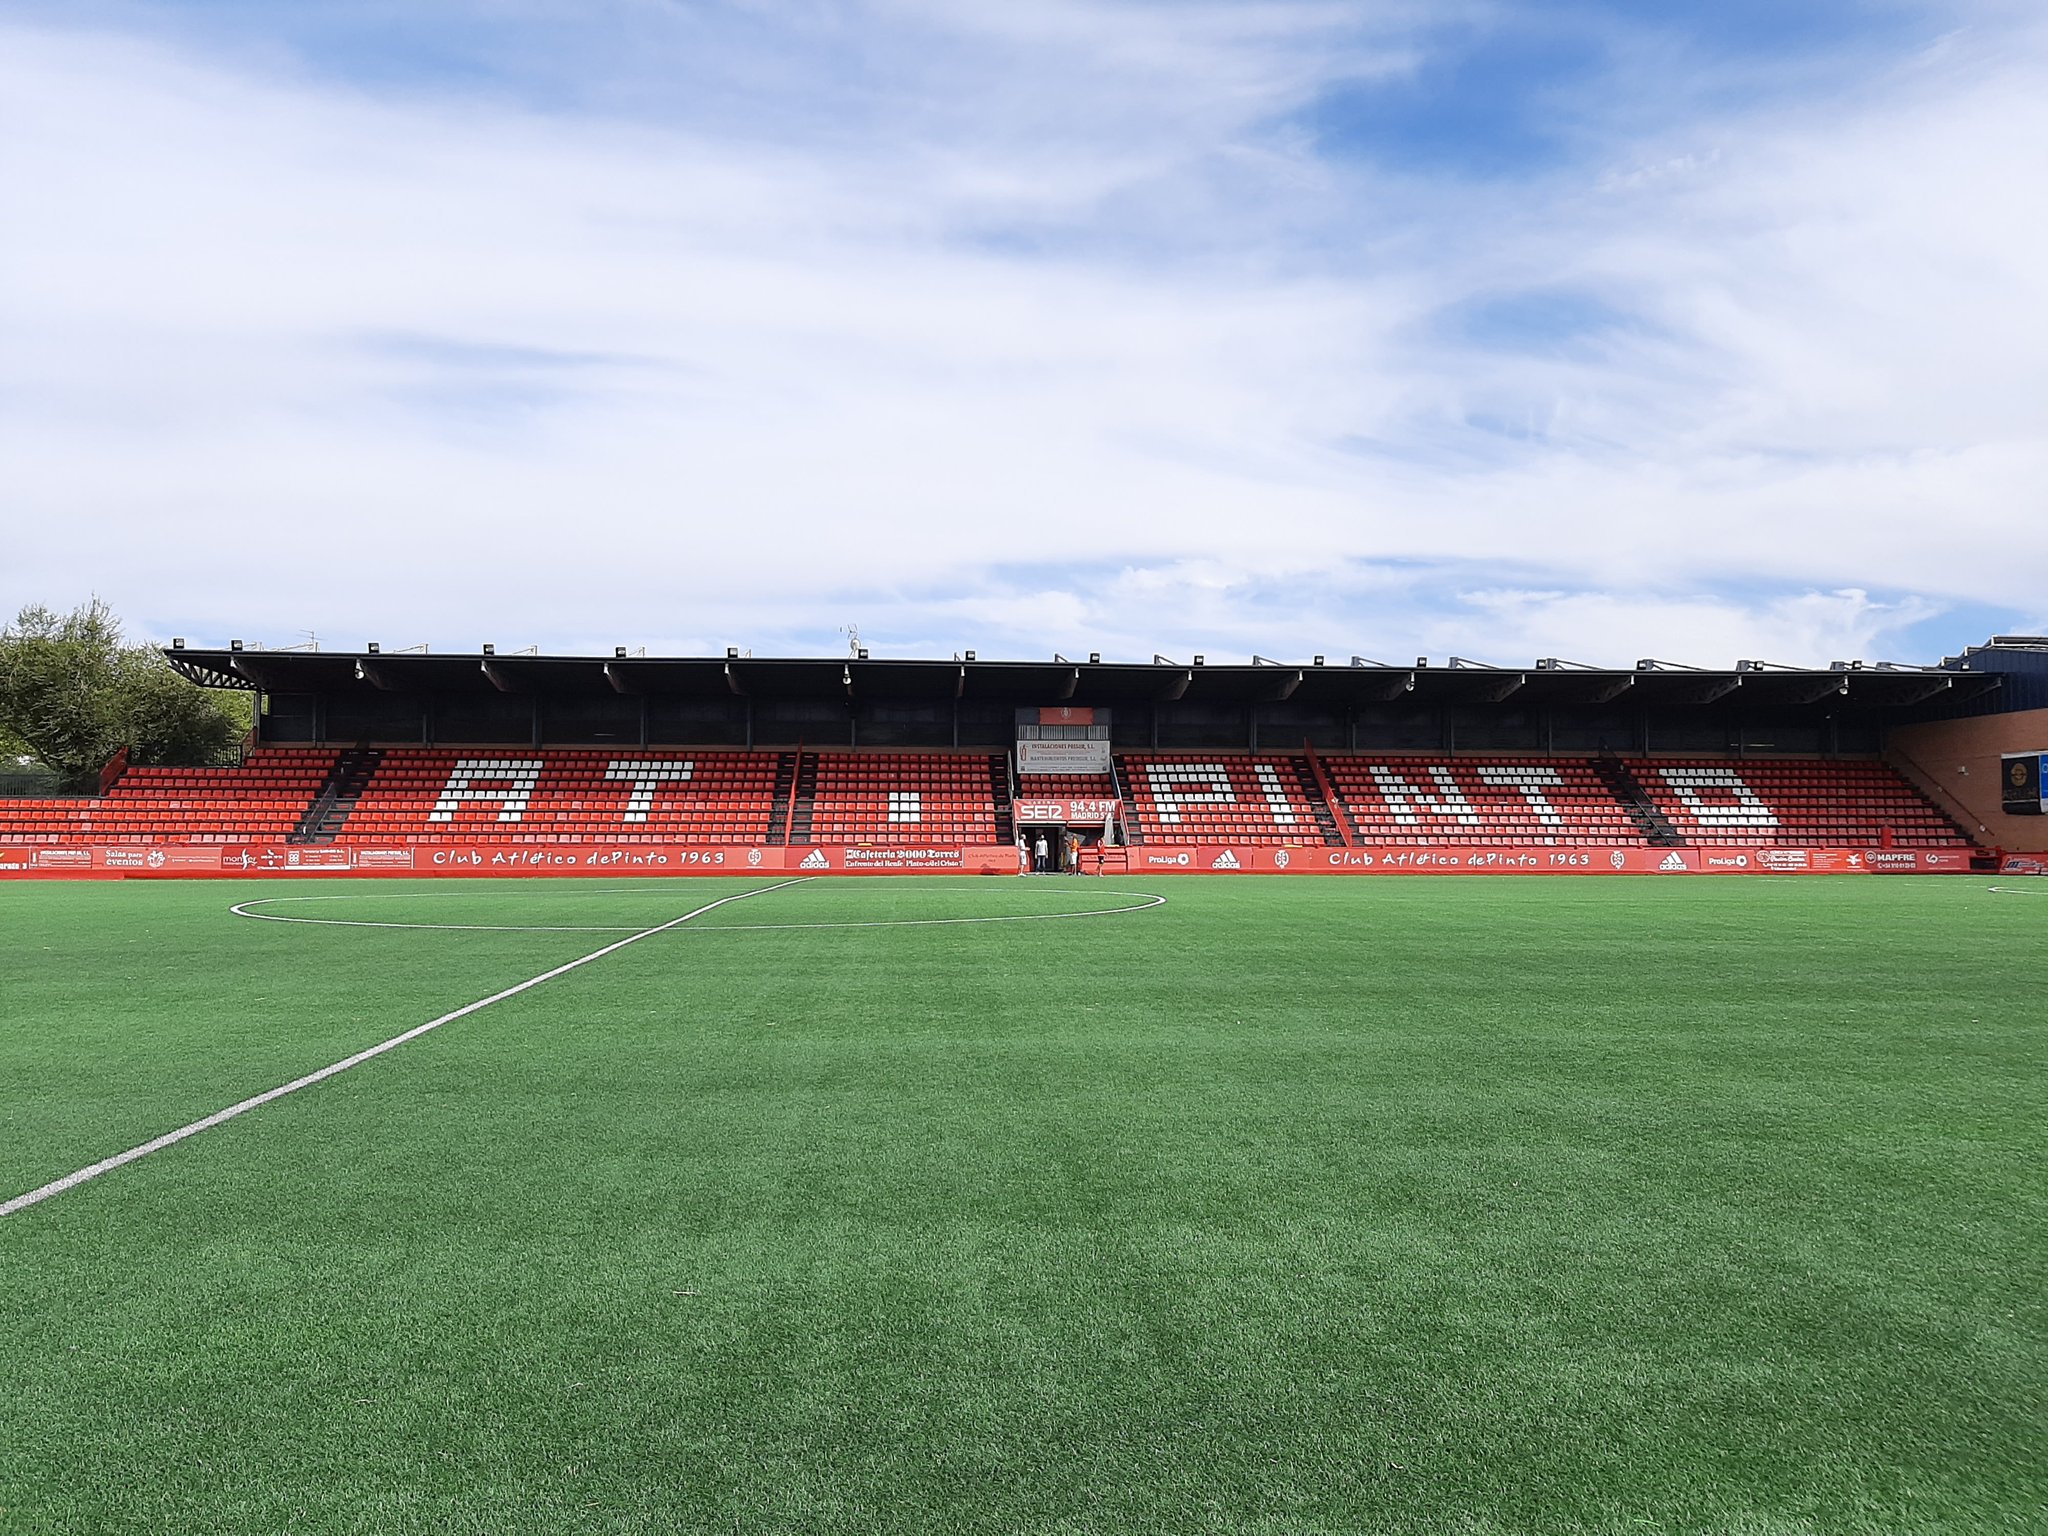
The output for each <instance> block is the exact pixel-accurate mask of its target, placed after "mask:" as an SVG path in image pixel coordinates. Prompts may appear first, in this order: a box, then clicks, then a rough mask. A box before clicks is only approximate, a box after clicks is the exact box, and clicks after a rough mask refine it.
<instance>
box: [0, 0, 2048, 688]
mask: <svg viewBox="0 0 2048 1536" xmlns="http://www.w3.org/2000/svg"><path fill="white" fill-rule="evenodd" d="M2038 13H2039V7H2038V6H2032V5H2022V4H2018V3H2011V0H1951V3H1945V4H1934V3H1924V0H1884V3H1879V0H1867V3H1847V0H1816V3H1809V4H1801V5H1797V6H1788V5H1783V4H1766V3H1762V0H1724V3H1719V4H1715V5H1695V4H1673V3H1662V4H1624V3H1618V0H1608V3H1593V0H1586V3H1579V4H1570V3H1564V4H1558V3H1548V4H1532V3H1508V0H1437V3H1429V4H1423V3H1407V0H1385V3H1368V4H1345V3H1327V0H1247V3H1239V4H1227V5H1226V4H1205V3H1200V0H1195V3H1179V4H1172V5H1164V4H1147V3H1141V0H1043V3H1040V4H1036V5H1033V6H1029V7H996V6H989V5H985V4H964V3H961V0H744V3H742V0H730V3H700V4H689V3H681V0H577V3H569V0H443V3H439V4H432V5H420V4H407V3H399V0H328V3H324V4H321V5H317V6H308V5H299V4H276V3H261V0H186V3H165V0H152V3H147V4H141V3H120V0H66V3H64V4H62V5H57V4H44V3H33V0H12V3H9V0H0V196H4V198H5V200H6V205H7V206H8V207H9V209H10V223H11V224H12V226H13V228H14V229H15V231H16V232H17V233H18V236H19V237H18V238H10V240H9V241H8V242H6V243H5V244H4V246H0V326H4V327H5V330H6V333H7V335H8V336H9V338H10V342H9V345H8V346H7V347H5V348H0V487H4V489H0V608H6V609H8V610H11V609H12V608H13V607H15V606H18V605H19V604H21V603H25V602H30V601H42V602H49V603H54V604H67V603H70V602H74V601H77V600H78V599H80V598H82V597H84V596H85V595H87V594H88V593H93V592H97V593H99V594H100V595H102V596H105V597H107V598H108V599H109V600H110V601H112V602H113V603H114V604H115V606H116V607H117V609H118V610H119V611H121V612H122V613H123V614H125V615H126V616H127V617H128V618H129V620H130V623H131V627H132V628H134V629H136V630H137V631H139V632H145V633H149V634H151V635H155V636H159V637H168V636H169V635H171V634H182V635H186V636H188V637H192V638H195V639H199V640H216V641H217V640H224V639H226V638H228V637H230V636H241V637H245V638H249V639H252V640H262V641H268V642H270V643H278V644H283V643H291V642H292V641H295V640H297V639H299V638H300V637H301V636H302V634H303V633H304V632H306V631H313V632H315V633H318V634H320V635H321V636H322V638H323V640H324V641H326V642H328V643H332V644H337V645H348V646H353V645H356V644H359V643H360V642H361V641H363V640H366V639H372V638H375V639H379V640H382V641H383V642H384V643H386V644H411V643H417V642H421V641H425V642H429V643H432V644H434V645H436V646H437V647H448V648H469V647H473V646H474V645H476V644H478V643H480V642H482V641H485V640H491V641H494V642H496V643H498V644H502V645H524V644H529V643H537V644H540V645H542V646H543V647H544V648H547V649H565V650H573V649H602V648H606V647H609V646H610V645H612V644H613V643H624V644H629V645H634V646H639V645H646V646H648V647H650V648H651V649H655V650H700V649H712V650H717V649H722V648H723V646H725V645H727V644H737V645H742V646H746V647H749V648H752V649H754V650H755V651H757V652H759V653H761V654H804V653H814V652H825V651H832V650H836V649H838V648H840V647H841V646H842V645H843V643H844V642H843V637H841V636H840V635H839V633H838V631H839V629H840V627H841V626H845V625H857V626H858V627H859V629H860V631H861V633H862V636H863V638H864V640H866V641H867V643H869V644H870V645H871V646H872V647H875V648H876V650H877V654H891V655H916V654H949V653H951V652H953V651H956V650H961V649H965V648H967V647H970V646H972V647H975V648H976V649H977V650H978V651H979V653H980V654H982V655H984V656H1035V655H1044V654H1050V653H1051V652H1053V651H1055V650H1058V651H1062V652H1064V653H1066V654H1070V655H1071V654H1074V653H1076V652H1085V651H1090V650H1099V651H1103V652H1105V653H1107V654H1109V655H1112V656H1129V657H1135V658H1139V659H1143V658H1146V657H1149V656H1150V655H1152V654H1153V653H1154V652H1155V651H1159V652H1164V653H1166V654H1177V653H1179V652H1182V651H1190V652H1191V651H1196V650H1200V651H1203V652H1205V653H1207V654H1209V655H1210V656H1212V657H1213V658H1216V659H1222V658H1225V657H1230V656H1238V657H1243V656H1248V655H1250V654H1251V653H1253V652H1255V651H1256V652H1258V653H1260V654H1263V655H1267V656H1275V657H1283V658H1284V657H1293V656H1306V655H1308V654H1310V653H1313V652H1323V653H1329V654H1339V655H1348V654H1351V653H1353V652H1356V653H1359V654H1365V655H1394V656H1410V655H1418V654H1450V653H1456V654H1459V655H1464V656H1473V657H1479V658H1482V659H1487V660H1495V661H1502V662H1513V661H1525V660H1527V659H1529V658H1531V657H1534V656H1537V655H1553V654H1554V655H1563V656H1567V657H1572V658H1575V659H1580V660H1587V661H1603V662H1604V661H1620V662H1626V661H1632V660H1634V659H1635V658H1636V657H1638V656H1646V655H1655V656H1661V657H1667V658H1671V659H1677V660H1683V661H1697V662H1702V663H1725V662H1727V661H1730V660H1733V659H1735V658H1736V657H1737V656H1752V655H1754V656H1763V657H1767V658H1769V659H1773V660H1783V661H1797V662H1825V661H1828V660H1832V659H1836V658H1838V657H1853V656H1864V657H1868V658H1871V659H1878V658H1890V659H1899V660H1916V661H1917V660H1931V659H1933V658H1935V657H1936V656H1938V655H1940V654H1942V653H1944V652H1947V651H1952V650H1954V649H1956V648H1958V647H1960V646H1962V645H1964V644H1968V643H1973V642H1976V641H1981V640H1982V639H1983V638H1985V636H1986V634H1988V633H1990V632H1991V631H1993V630H1998V631H2011V630H2041V629H2048V505H2044V501H2048V496H2044V492H2043V489H2042V487H2043V486H2044V485H2048V440H2044V436H2048V434H2044V426H2043V424H2044V423H2048V361H2044V360H2048V275H2044V267H2043V264H2042V263H2041V262H2040V260H2039V258H2038V254H2037V253H2038V251H2039V250H2040V249H2041V248H2042V247H2043V244H2044V242H2048V26H2044V23H2043V21H2042V19H2041V18H2040V16H2039V14H2038Z"/></svg>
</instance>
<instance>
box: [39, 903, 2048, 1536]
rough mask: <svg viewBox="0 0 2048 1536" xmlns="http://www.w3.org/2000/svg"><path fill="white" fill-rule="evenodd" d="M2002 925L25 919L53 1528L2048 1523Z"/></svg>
mask: <svg viewBox="0 0 2048 1536" xmlns="http://www.w3.org/2000/svg"><path fill="white" fill-rule="evenodd" d="M1998 885H1999V882H1998V881H1996V880H1995V879H1993V878H1991V877H1981V878H1961V877H1956V878H1934V879H1926V878H1861V879H1857V878H1822V877H1808V878H1798V877H1793V878H1764V877H1735V878H1721V879H1707V878H1699V879H1671V880H1662V879H1657V878H1653V877H1641V878H1578V879H1574V878H1548V879H1546V878H1534V879H1522V878H1507V877H1499V878H1493V877H1487V878H1442V879H1430V878H1408V879H1398V878H1397V879H1373V878H1356V879H1336V878H1327V879H1313V878H1270V879H1243V880H1233V879H1228V878H1185V877H1184V878H1180V879H1172V878H1155V877H1138V876H1131V877H1128V878H1123V879H1116V878H1112V879H1107V880H1085V879H1066V878H1061V877H1040V878H1033V879H1029V880H1020V879H1015V878H983V879H959V878H956V879H875V880H812V881H799V882H790V883H784V882H781V881H774V880H765V879H764V880H740V879H730V880H726V879H707V880H697V879H690V880H670V881H662V882H655V881H647V880H638V881H636V880H633V879H630V878H621V879H619V880H616V881H608V880H590V881H508V882H499V883H490V882H481V881H479V882H474V883H470V882H455V881H432V882H427V881H421V882H407V883H395V882H356V883H349V884H346V885H337V884H319V883H315V882H309V881H299V882H295V883H293V882H275V881H273V882H259V881H251V882H246V883H242V882H236V883H229V882H193V883H155V882H130V883H123V884H75V885H72V884H16V885H6V886H0V1202H4V1201H9V1200H13V1199H15V1198H17V1197H19V1196H21V1195H24V1194H26V1193H28V1192H31V1191H37V1190H43V1189H46V1188H48V1187H49V1186H50V1185H52V1184H53V1182H56V1181H61V1180H63V1179H65V1178H66V1177H67V1176H68V1175H71V1174H73V1173H74V1172H76V1171H78V1170H81V1169H84V1168H87V1167H89V1166H91V1165H93V1164H95V1163H97V1162H99V1161H100V1160H102V1159H106V1158H108V1157H110V1156H112V1155H114V1154H118V1153H121V1152H123V1151H125V1150H127V1149H130V1148H133V1147H137V1146H139V1145H142V1144H146V1143H148V1142H150V1141H151V1140H152V1139H153V1138H157V1137H160V1136H163V1135H165V1133H168V1132H172V1131H175V1130H177V1129H178V1128H180V1127H182V1126H186V1125H188V1124H191V1123H194V1122H197V1121H199V1120H201V1119H203V1118H204V1117H207V1116H210V1115H213V1114H214V1113H215V1112H217V1111H220V1110H222V1109H225V1108H227V1107H229V1106H231V1105H235V1104H237V1103H239V1102H241V1101H244V1100H247V1099H249V1098H251V1097H252V1096H257V1095H261V1094H264V1093H266V1092H267V1091H268V1090H272V1089H275V1088H278V1087H280V1086H282V1085H285V1084H288V1083H291V1082H293V1081H294V1080H296V1079H299V1078H301V1077H303V1076H305V1075H307V1074H311V1073H314V1072H315V1071H317V1070H318V1069H321V1068H325V1067H328V1066H330V1065H332V1064H335V1063H338V1062H341V1061H344V1060H346V1059H348V1058H350V1057H352V1056H355V1055H356V1054H358V1053H361V1052H364V1051H366V1050H367V1049H368V1048H370V1047H373V1046H376V1045H378V1044H379V1043H381V1042H385V1041H388V1040H391V1039H393V1038H395V1037H396V1036H398V1035H400V1034H401V1033H403V1032H406V1031H409V1030H413V1029H415V1028H416V1027H417V1026H421V1025H426V1024H429V1023H433V1022H434V1021H436V1020H444V1019H445V1020H446V1022H444V1023H441V1024H439V1025H438V1027H436V1028H433V1029H432V1030H430V1031H428V1032H425V1033H422V1034H420V1035H419V1036H417V1037H416V1038H413V1039H411V1040H409V1041H407V1042H405V1043H403V1044H400V1045H397V1046H396V1047H394V1048H392V1049H390V1050H388V1051H386V1052H384V1053H382V1054H379V1055H375V1056H373V1057H370V1058H368V1059H365V1060H363V1061H362V1062H361V1063H360V1064H359V1065H356V1066H354V1067H352V1068H351V1069H349V1070H347V1071H344V1072H340V1073H338V1074H336V1075H333V1076H330V1077H327V1078H325V1079H324V1080H322V1081H319V1082H316V1083H313V1084H311V1085H309V1086H306V1087H304V1088H302V1089H300V1090H298V1091H295V1092H292V1093H290V1094H288V1095H285V1096H282V1097H279V1098H276V1099H274V1100H272V1101H269V1102H265V1103H262V1104H260V1105H258V1106H256V1107H253V1108H251V1109H249V1110H248V1111H247V1112H246V1113H243V1114H241V1115H239V1116H237V1117H235V1118H231V1119H228V1120H226V1121H224V1122H222V1123H220V1124H218V1125H215V1126H213V1127H212V1128H210V1129H205V1130H203V1131H200V1132H198V1133H196V1134H194V1135H191V1136H190V1137H188V1138H186V1139H184V1140H181V1141H178V1142H176V1143H175V1144H172V1145H167V1146H165V1147H163V1148H162V1149H161V1150H159V1151H156V1152H153V1153H151V1154H149V1155H147V1156H143V1157H140V1158H138V1159H136V1160H134V1161H132V1162H129V1163H127V1164H125V1165H123V1166H119V1167H115V1168H112V1169H111V1170H109V1171H107V1172H105V1173H103V1174H101V1175H99V1176H97V1177H93V1178H91V1179H89V1180H86V1181H84V1182H81V1183H78V1184H77V1185H75V1187H69V1188H65V1189H62V1190H61V1191H59V1192H56V1193H54V1194H52V1195H50V1197H49V1198H46V1199H42V1200H40V1201H38V1202H36V1203H33V1204H29V1205H25V1206H22V1207H21V1208H19V1209H16V1210H15V1211H14V1212H13V1213H12V1214H9V1215H6V1216H4V1217H0V1531H4V1532H7V1533H16V1532H38V1533H43V1532H48V1533H66V1536H69V1533H79V1536H107V1533H130V1532H133V1533H142V1532H150V1533H179V1536H182V1533H201V1532H236V1533H240V1532H264V1533H283V1532H292V1533H308V1536H310V1533H323V1532H351V1533H354V1532H360V1533H375V1536H392V1533H413V1532H421V1533H424V1532H435V1533H477V1536H486V1533H488V1536H504V1533H529V1532H531V1533H543V1532H545V1533H557V1532H571V1533H584V1532H592V1533H597V1532H603V1533H626V1532H647V1533H665V1532H706V1533H725V1536H730V1533H735V1532H738V1533H756V1532H764V1533H765V1532H777V1533H834V1536H836V1533H846V1536H855V1533H858V1536H879V1533H892V1532H931V1533H940V1532H948V1533H951V1532H961V1533H967V1532H989V1533H998V1532H1001V1533H1008V1532H1018V1533H1025V1532H1030V1533H1041V1532H1043V1533H1094V1532H1102V1533H1114V1532H1161V1533H1165V1532H1176V1533H1181V1532H1191V1533H1223V1532H1231V1533H1235V1532H1251V1533H1259V1536H1311V1533H1340V1532H1341V1533H1354V1532H1370V1533H1379V1532H1386V1533H1399V1536H1434V1533H1445V1536H1453V1533H1455V1536H1496V1533H1499V1536H1505V1533H1517V1536H1519V1533H1529V1536H1550V1533H1574V1532H1578V1533H1615V1536H1623V1533H1630V1536H1633V1533H1645V1532H1648V1533H1658V1532H1664V1533H1680V1532H1717V1533H1719V1532H1726V1533H1740V1536H1780V1533H1786V1536H1790V1533H1812V1536H1825V1533H1835V1532H1868V1533H1887V1536H1892V1533H1922V1532H1924V1533H1937V1532H1939V1533H1949V1532H2019V1531H2037V1530H2041V1529H2044V1528H2048V1465H2044V1447H2048V1329H2044V1321H2048V1319H2044V1296H2048V1222H2044V1212H2048V1158H2044V1151H2048V1131H2044V1125H2043V1116H2042V1110H2043V1085H2044V1082H2048V1073H2044V1068H2048V1027H2044V1026H2048V993H2044V986H2043V979H2044V976H2048V881H2040V882H2033V883H2031V884H2030V883H2029V882H2027V881H2024V880H2010V881H2007V882H2005V883H2004V887H2003V888H2000V889H1993V888H1992V887H1996V886H1998ZM727 898H739V899H735V900H727ZM714 903H718V904H716V905H713V904H714ZM237 908H238V909H239V910H233V909H237ZM692 913H694V914H695V915H692V916H688V919H687V921H678V920H679V919H683V918H685V916H686V914H692ZM278 919H285V920H282V921H280V920H278ZM589 956H595V957H596V958H592V959H589V960H588V963H585V964H581V965H574V966H573V967H572V962H577V961H579V960H583V959H584V958H585V957H589ZM564 967H572V968H567V969H563V968H564ZM550 973H554V974H550ZM543 976H545V977H547V979H545V980H537V979H538V978H541V977H543ZM528 982H535V983H536V984H534V985H530V986H525V987H524V988H523V990H521V989H520V988H521V986H522V984H524V983H528ZM487 998H495V999H496V1000H495V1001H492V1002H490V1003H489V1004H488V1006H485V1007H482V1008H477V1009H474V1010H473V1011H468V1012H463V1010H465V1009H468V1008H469V1007H470V1005H472V1004H476V1003H479V1002H480V1001H482V1000H484V999H487ZM451 1016H452V1017H451Z"/></svg>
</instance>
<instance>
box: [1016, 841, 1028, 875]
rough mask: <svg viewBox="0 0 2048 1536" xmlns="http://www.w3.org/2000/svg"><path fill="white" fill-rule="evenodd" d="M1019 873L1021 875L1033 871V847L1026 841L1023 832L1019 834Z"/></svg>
mask: <svg viewBox="0 0 2048 1536" xmlns="http://www.w3.org/2000/svg"><path fill="white" fill-rule="evenodd" d="M1017 873H1018V874H1019V875H1020V876H1021V875H1028V874H1030V873H1031V849H1030V847H1029V846H1028V845H1027V844H1026V843H1025V841H1024V834H1023V833H1022V832H1019V833H1018V834H1017Z"/></svg>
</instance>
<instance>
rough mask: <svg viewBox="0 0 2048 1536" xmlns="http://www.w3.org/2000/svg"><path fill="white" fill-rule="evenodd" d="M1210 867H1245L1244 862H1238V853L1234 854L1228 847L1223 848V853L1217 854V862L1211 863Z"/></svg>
mask: <svg viewBox="0 0 2048 1536" xmlns="http://www.w3.org/2000/svg"><path fill="white" fill-rule="evenodd" d="M1209 867H1210V868H1211V869H1243V868H1244V866H1243V865H1242V864H1240V863H1238V862H1237V855H1236V854H1234V853H1232V852H1231V851H1230V850H1229V849H1228V848H1226V849H1224V850H1223V851H1222V852H1221V853H1219V854H1217V855H1216V862H1215V863H1213V864H1211V865H1210V866H1209Z"/></svg>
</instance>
